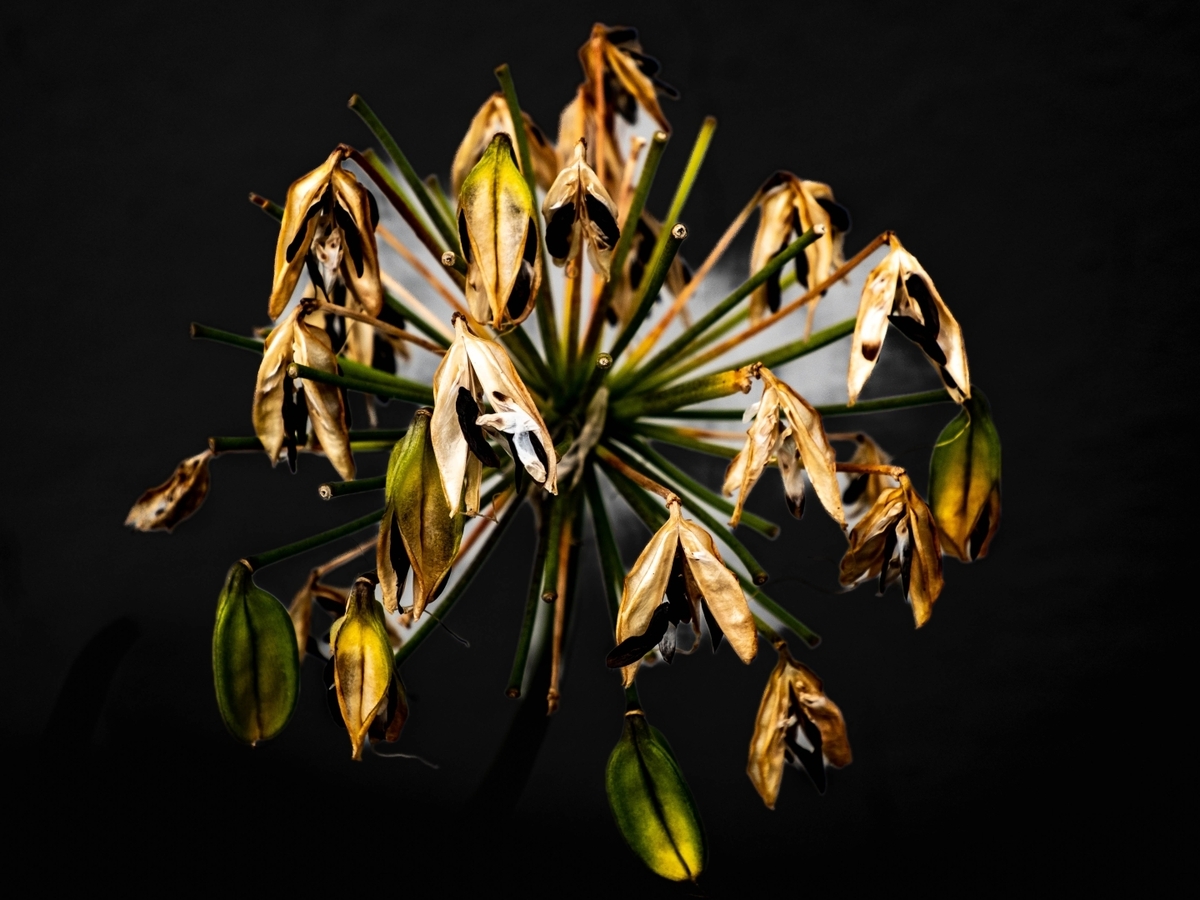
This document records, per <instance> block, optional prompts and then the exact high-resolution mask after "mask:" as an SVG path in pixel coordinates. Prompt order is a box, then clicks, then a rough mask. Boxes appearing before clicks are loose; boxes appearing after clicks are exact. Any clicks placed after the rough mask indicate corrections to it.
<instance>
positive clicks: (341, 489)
mask: <svg viewBox="0 0 1200 900" xmlns="http://www.w3.org/2000/svg"><path fill="white" fill-rule="evenodd" d="M386 485H387V476H386V475H380V476H379V477H377V478H355V479H354V480H353V481H327V482H325V484H323V485H321V486H320V487H319V488H317V493H318V494H319V495H320V497H321V499H322V500H332V499H333V498H334V497H345V496H346V495H347V494H361V493H363V492H364V491H382V490H383V489H384V487H385V486H386Z"/></svg>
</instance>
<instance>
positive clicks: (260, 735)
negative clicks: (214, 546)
mask: <svg viewBox="0 0 1200 900" xmlns="http://www.w3.org/2000/svg"><path fill="white" fill-rule="evenodd" d="M213 681H214V683H215V685H216V689H217V706H218V707H219V708H220V710H221V718H222V719H223V720H224V721H225V727H226V728H228V729H229V733H230V734H232V735H233V736H234V737H235V738H237V739H238V740H239V741H244V742H245V743H247V744H251V745H253V744H255V743H257V742H258V741H265V740H269V739H270V738H273V737H275V735H277V734H279V732H280V731H282V730H283V728H284V726H285V725H287V723H288V720H289V719H291V717H292V712H293V711H294V710H295V708H296V698H297V697H298V696H299V694H300V659H299V654H298V653H297V648H296V632H295V629H294V628H293V626H292V620H291V619H290V618H289V617H288V613H287V610H285V609H284V608H283V604H282V603H280V602H279V601H278V600H277V599H275V597H273V596H272V595H271V594H268V593H267V592H266V591H264V590H262V589H261V588H259V587H258V586H256V585H255V584H254V579H253V575H252V573H251V571H250V566H249V565H248V564H247V563H246V562H245V561H244V560H242V561H239V562H237V563H234V565H233V567H232V568H231V569H230V570H229V574H228V576H226V579H225V587H224V588H223V589H222V590H221V595H220V597H219V598H218V600H217V623H216V627H215V628H214V629H213Z"/></svg>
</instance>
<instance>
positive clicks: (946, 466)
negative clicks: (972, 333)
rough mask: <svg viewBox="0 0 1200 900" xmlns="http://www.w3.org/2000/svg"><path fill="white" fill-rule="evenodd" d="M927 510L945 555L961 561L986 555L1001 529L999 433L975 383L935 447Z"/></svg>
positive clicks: (985, 400) (930, 469)
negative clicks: (933, 521)
mask: <svg viewBox="0 0 1200 900" xmlns="http://www.w3.org/2000/svg"><path fill="white" fill-rule="evenodd" d="M929 508H930V510H931V511H932V512H933V517H934V519H935V520H936V522H937V526H938V532H939V534H940V535H941V541H942V549H943V550H945V552H946V553H948V554H949V555H950V556H954V557H956V558H958V559H960V560H962V561H963V562H971V561H972V560H976V559H980V558H981V557H984V556H986V555H987V551H988V546H989V545H990V544H991V542H992V538H993V537H995V534H996V529H997V528H998V527H999V526H1000V435H999V434H998V433H997V431H996V426H995V424H993V422H992V411H991V409H990V407H989V406H988V402H987V398H986V397H984V395H983V392H982V391H981V390H979V388H978V387H975V386H974V385H972V387H971V396H970V397H968V398H967V399H966V400H964V401H963V408H962V411H961V412H959V414H958V415H957V416H955V417H954V418H953V419H951V420H950V422H949V424H947V425H946V427H945V428H944V429H943V430H942V433H941V434H940V435H939V436H938V442H937V444H936V445H935V446H934V448H933V456H932V457H931V458H930V460H929Z"/></svg>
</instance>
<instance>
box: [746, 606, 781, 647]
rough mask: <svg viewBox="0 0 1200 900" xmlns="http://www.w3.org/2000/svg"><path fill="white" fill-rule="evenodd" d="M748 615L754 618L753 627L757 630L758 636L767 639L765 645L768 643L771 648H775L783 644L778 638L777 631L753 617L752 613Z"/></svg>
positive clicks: (779, 637)
mask: <svg viewBox="0 0 1200 900" xmlns="http://www.w3.org/2000/svg"><path fill="white" fill-rule="evenodd" d="M750 615H751V616H753V618H754V627H755V628H757V629H758V633H759V634H761V635H762V636H763V637H764V638H766V639H767V643H769V644H770V645H771V646H776V645H778V644H780V643H782V642H783V638H782V637H781V636H780V634H779V632H778V631H776V630H775V629H774V628H772V627H771V626H770V625H768V624H767V623H766V622H764V621H763V620H762V619H760V618H759V617H758V616H755V615H754V613H750Z"/></svg>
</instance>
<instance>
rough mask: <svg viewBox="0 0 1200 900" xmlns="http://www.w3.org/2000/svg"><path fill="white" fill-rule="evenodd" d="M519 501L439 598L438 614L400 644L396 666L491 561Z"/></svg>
mask: <svg viewBox="0 0 1200 900" xmlns="http://www.w3.org/2000/svg"><path fill="white" fill-rule="evenodd" d="M520 505H521V504H520V501H519V500H518V499H517V498H516V497H514V498H513V499H511V500H509V501H508V503H507V504H506V505H505V507H504V509H502V510H501V511H500V515H499V516H498V517H497V521H496V524H495V525H493V526H492V533H491V534H489V535H488V536H487V537H486V538H484V541H483V544H482V545H481V546H480V548H479V552H478V553H476V554H475V556H474V558H473V559H472V560H471V564H470V565H468V566H467V568H466V571H464V572H463V573H462V575H461V576H459V578H458V580H457V581H455V582H454V587H452V588H450V589H448V590H447V591H446V592H445V593H444V594H442V596H441V597H439V598H438V601H437V603H438V608H437V618H436V619H435V618H433V615H432V614H430V617H429V618H428V619H426V620H425V624H423V625H422V626H421V627H420V628H418V629H417V630H416V631H414V632H413V633H412V634H411V635H409V638H408V640H407V641H405V642H404V643H403V644H401V645H400V649H399V650H397V651H396V665H397V666H399V665H402V664H403V663H404V661H405V660H406V659H408V658H409V657H410V656H412V654H413V651H415V650H416V649H417V648H418V647H419V646H421V643H422V642H423V641H424V640H425V638H427V637H429V635H430V634H431V633H432V632H433V630H434V629H435V628H437V626H438V621H439V620H440V619H444V618H445V617H446V614H447V613H448V612H450V609H451V608H452V607H453V606H454V604H455V603H456V602H457V601H458V599H459V598H460V597H461V596H462V595H463V593H464V592H465V591H466V589H467V587H468V586H469V585H470V584H471V580H472V579H473V578H474V577H475V576H476V575H478V574H479V570H480V569H482V568H483V564H484V563H486V562H487V561H488V557H489V556H491V553H492V549H493V548H494V547H495V546H496V544H497V542H499V540H500V537H501V535H503V534H504V529H505V528H507V527H508V523H509V522H511V521H512V520H513V519H515V518H516V516H515V515H514V513H515V512H516V510H517V507H519V506H520Z"/></svg>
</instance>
